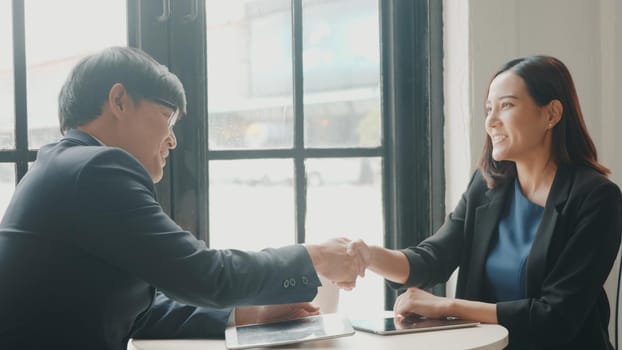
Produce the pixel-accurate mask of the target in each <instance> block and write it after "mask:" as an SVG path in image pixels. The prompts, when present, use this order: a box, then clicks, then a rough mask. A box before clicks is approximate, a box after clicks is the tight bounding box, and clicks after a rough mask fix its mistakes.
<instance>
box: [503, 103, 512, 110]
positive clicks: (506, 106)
mask: <svg viewBox="0 0 622 350" xmlns="http://www.w3.org/2000/svg"><path fill="white" fill-rule="evenodd" d="M510 107H512V104H511V103H510V102H503V103H502V104H501V108H503V109H506V108H510Z"/></svg>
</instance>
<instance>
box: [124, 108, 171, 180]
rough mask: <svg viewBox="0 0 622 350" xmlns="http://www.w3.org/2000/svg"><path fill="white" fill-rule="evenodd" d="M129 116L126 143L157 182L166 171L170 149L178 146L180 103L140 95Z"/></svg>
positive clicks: (126, 124)
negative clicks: (177, 104)
mask: <svg viewBox="0 0 622 350" xmlns="http://www.w3.org/2000/svg"><path fill="white" fill-rule="evenodd" d="M129 108H131V110H130V111H128V112H129V114H131V117H130V118H127V119H126V120H125V123H124V124H125V125H124V127H125V128H126V129H125V131H126V138H125V139H126V140H125V147H124V148H126V150H127V151H128V152H130V153H131V154H133V155H134V156H135V157H136V158H138V160H139V161H140V162H141V163H142V164H143V166H144V167H145V168H146V169H147V172H148V173H149V175H150V176H151V178H152V180H153V182H154V183H157V182H159V181H160V180H161V179H162V176H163V174H164V166H166V158H167V157H168V156H169V151H170V150H172V149H174V148H175V147H176V146H177V139H176V138H175V133H174V132H173V126H174V123H175V122H176V119H177V115H176V114H177V113H176V107H175V105H173V104H171V103H170V102H168V101H165V100H162V99H140V100H137V101H136V102H134V103H132V104H130V106H129Z"/></svg>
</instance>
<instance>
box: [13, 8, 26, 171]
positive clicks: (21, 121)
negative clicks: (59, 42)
mask: <svg viewBox="0 0 622 350" xmlns="http://www.w3.org/2000/svg"><path fill="white" fill-rule="evenodd" d="M13 70H14V89H15V150H16V152H17V161H16V167H15V170H16V173H15V175H16V176H15V179H16V181H17V182H19V180H20V179H21V178H22V177H23V176H24V174H26V171H27V170H28V107H27V100H26V95H27V86H26V84H27V81H26V30H25V15H24V1H23V0H13Z"/></svg>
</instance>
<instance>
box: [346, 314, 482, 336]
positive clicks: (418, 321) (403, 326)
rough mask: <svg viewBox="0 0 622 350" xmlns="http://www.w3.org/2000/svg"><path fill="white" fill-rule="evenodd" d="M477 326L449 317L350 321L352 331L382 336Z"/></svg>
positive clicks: (475, 323) (473, 323) (470, 322)
mask: <svg viewBox="0 0 622 350" xmlns="http://www.w3.org/2000/svg"><path fill="white" fill-rule="evenodd" d="M478 324H479V322H475V321H469V320H461V319H458V318H451V317H450V318H443V319H432V318H408V319H405V320H404V321H402V322H399V323H398V322H396V321H395V319H394V318H393V317H384V318H382V317H380V318H377V319H369V320H352V327H354V329H356V330H359V331H364V332H370V333H375V334H382V335H388V334H400V333H412V332H424V331H434V330H441V329H450V328H462V327H472V326H477V325H478Z"/></svg>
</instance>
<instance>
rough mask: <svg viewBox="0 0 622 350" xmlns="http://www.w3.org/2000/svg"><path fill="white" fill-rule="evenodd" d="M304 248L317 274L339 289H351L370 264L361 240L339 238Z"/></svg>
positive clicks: (369, 255) (369, 257) (368, 252)
mask: <svg viewBox="0 0 622 350" xmlns="http://www.w3.org/2000/svg"><path fill="white" fill-rule="evenodd" d="M305 246H306V248H307V250H308V251H309V256H310V257H311V261H312V262H313V266H314V267H315V270H316V271H317V273H318V274H319V275H321V276H323V277H325V278H326V279H328V280H329V281H331V282H332V283H334V284H335V285H336V286H338V287H339V288H341V289H345V290H351V289H353V288H354V287H355V286H356V279H357V277H359V276H360V277H365V270H366V269H367V267H368V266H369V264H370V263H371V251H370V249H369V247H368V246H367V244H365V242H363V241H362V240H356V241H352V240H350V239H348V238H344V237H341V238H333V239H330V240H328V241H325V242H323V243H321V244H307V245H305Z"/></svg>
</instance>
